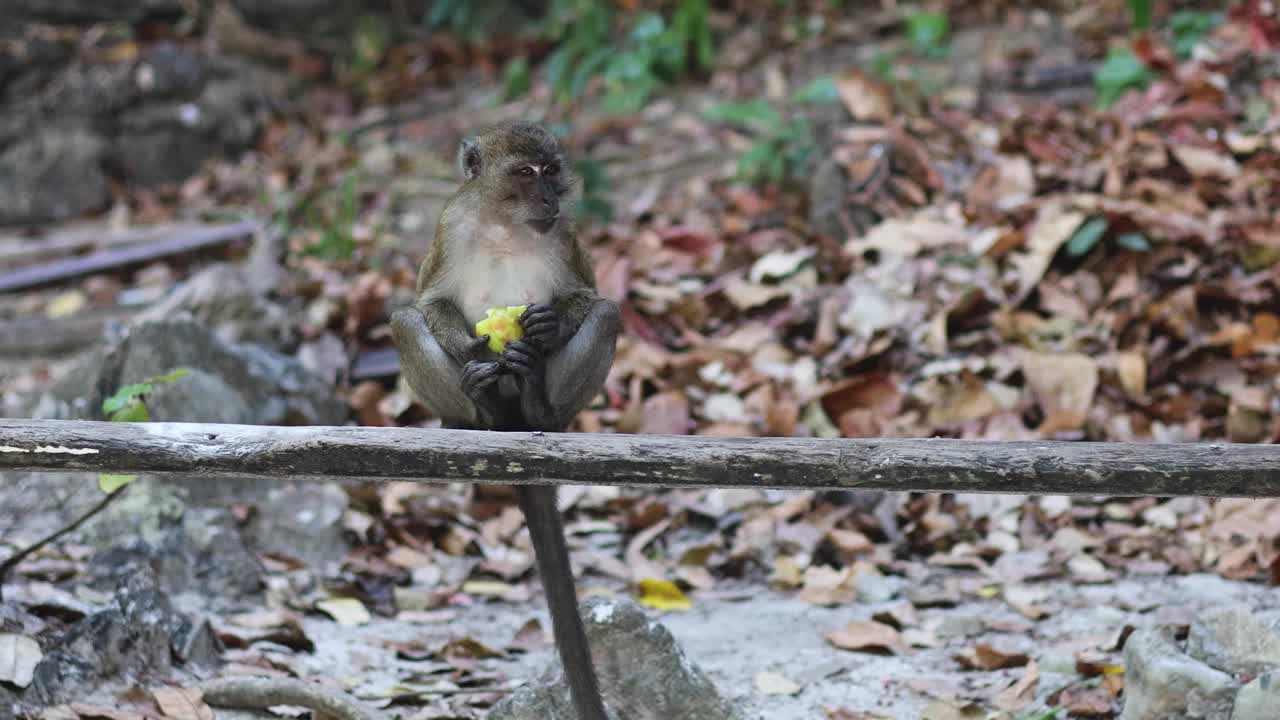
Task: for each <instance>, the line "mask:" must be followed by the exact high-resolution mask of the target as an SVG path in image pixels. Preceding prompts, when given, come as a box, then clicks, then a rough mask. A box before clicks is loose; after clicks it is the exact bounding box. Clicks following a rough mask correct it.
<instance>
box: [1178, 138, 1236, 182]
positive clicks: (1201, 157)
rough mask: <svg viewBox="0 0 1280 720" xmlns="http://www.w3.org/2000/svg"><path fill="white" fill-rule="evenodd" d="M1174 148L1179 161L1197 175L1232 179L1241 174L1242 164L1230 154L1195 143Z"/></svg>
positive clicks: (1188, 170)
mask: <svg viewBox="0 0 1280 720" xmlns="http://www.w3.org/2000/svg"><path fill="white" fill-rule="evenodd" d="M1172 150H1173V156H1174V157H1175V158H1177V159H1178V162H1180V163H1182V166H1183V167H1185V168H1186V169H1187V172H1189V173H1191V174H1192V175H1194V176H1196V177H1211V178H1217V179H1220V180H1232V179H1234V178H1235V177H1236V176H1238V175H1239V174H1240V164H1239V163H1237V162H1236V160H1235V158H1233V157H1231V156H1230V155H1227V154H1224V153H1220V152H1217V151H1215V150H1210V149H1208V148H1202V147H1196V146H1194V145H1174V146H1173V148H1172Z"/></svg>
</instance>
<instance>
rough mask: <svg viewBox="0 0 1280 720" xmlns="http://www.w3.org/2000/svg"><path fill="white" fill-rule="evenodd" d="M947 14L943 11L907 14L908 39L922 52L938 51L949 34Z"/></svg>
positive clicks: (918, 51)
mask: <svg viewBox="0 0 1280 720" xmlns="http://www.w3.org/2000/svg"><path fill="white" fill-rule="evenodd" d="M947 24H948V23H947V16H946V15H944V14H943V13H929V12H922V13H915V14H912V15H908V16H907V39H908V41H910V43H911V47H912V49H913V50H915V51H916V52H917V53H920V54H932V53H936V52H937V51H938V50H940V49H941V48H942V41H943V39H944V38H946V36H947Z"/></svg>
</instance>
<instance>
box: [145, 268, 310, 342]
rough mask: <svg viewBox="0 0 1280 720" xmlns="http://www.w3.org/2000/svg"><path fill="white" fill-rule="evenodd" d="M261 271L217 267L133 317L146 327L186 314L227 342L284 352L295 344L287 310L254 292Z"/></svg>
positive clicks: (204, 272) (257, 289) (179, 287)
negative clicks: (249, 344) (148, 324)
mask: <svg viewBox="0 0 1280 720" xmlns="http://www.w3.org/2000/svg"><path fill="white" fill-rule="evenodd" d="M262 271H263V270H262V269H261V266H260V265H259V266H252V265H251V266H249V267H246V268H240V267H236V266H234V265H230V264H228V263H217V264H215V265H210V266H209V267H207V268H205V269H203V270H201V271H200V272H198V273H196V274H195V275H192V276H191V277H190V278H188V279H187V281H186V282H183V283H182V284H181V285H179V286H177V287H176V288H174V289H173V291H172V292H170V293H169V294H168V295H166V296H165V297H164V298H163V299H161V300H160V301H159V302H157V303H155V304H154V305H152V306H151V307H148V308H147V309H146V310H144V311H142V312H141V313H138V315H137V317H136V320H135V322H137V323H143V322H151V321H158V320H164V319H166V318H170V317H174V316H175V315H178V314H181V313H190V314H191V316H192V317H193V318H195V319H196V320H199V321H200V322H201V323H203V324H205V325H207V326H209V327H210V328H211V329H212V330H213V332H214V334H215V335H217V336H218V337H219V338H220V339H222V340H223V341H225V342H228V343H254V344H257V345H262V346H264V347H267V348H270V349H273V350H282V351H288V350H291V349H293V348H294V347H295V346H296V345H297V342H298V337H297V333H296V332H295V331H294V327H293V321H292V320H291V319H290V316H289V311H288V310H286V309H285V307H284V306H283V305H281V304H280V303H277V302H274V301H272V300H270V299H268V298H267V297H266V296H265V295H264V294H263V292H261V291H260V288H258V287H257V284H258V278H256V277H253V276H252V275H251V273H254V272H262Z"/></svg>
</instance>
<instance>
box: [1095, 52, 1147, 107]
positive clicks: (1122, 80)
mask: <svg viewBox="0 0 1280 720" xmlns="http://www.w3.org/2000/svg"><path fill="white" fill-rule="evenodd" d="M1150 80H1151V70H1149V69H1148V68H1147V66H1146V65H1144V64H1143V62H1142V60H1140V59H1138V56H1137V55H1134V54H1133V51H1132V50H1130V49H1129V48H1123V47H1113V48H1111V51H1110V52H1108V53H1107V59H1106V61H1105V62H1103V63H1102V65H1101V66H1100V67H1099V68H1098V70H1097V73H1095V74H1094V76H1093V82H1094V86H1095V88H1096V90H1097V93H1098V104H1099V105H1101V106H1102V107H1104V108H1105V107H1108V106H1110V105H1111V104H1112V103H1114V102H1115V101H1116V100H1118V99H1120V96H1121V95H1122V94H1124V92H1125V91H1126V90H1128V89H1130V88H1137V87H1143V86H1145V85H1146V84H1147V82H1149V81H1150Z"/></svg>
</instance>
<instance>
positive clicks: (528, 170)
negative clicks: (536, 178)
mask: <svg viewBox="0 0 1280 720" xmlns="http://www.w3.org/2000/svg"><path fill="white" fill-rule="evenodd" d="M520 174H521V175H524V176H525V177H529V176H530V175H532V174H533V168H531V167H529V166H528V165H525V166H524V167H522V168H520Z"/></svg>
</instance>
